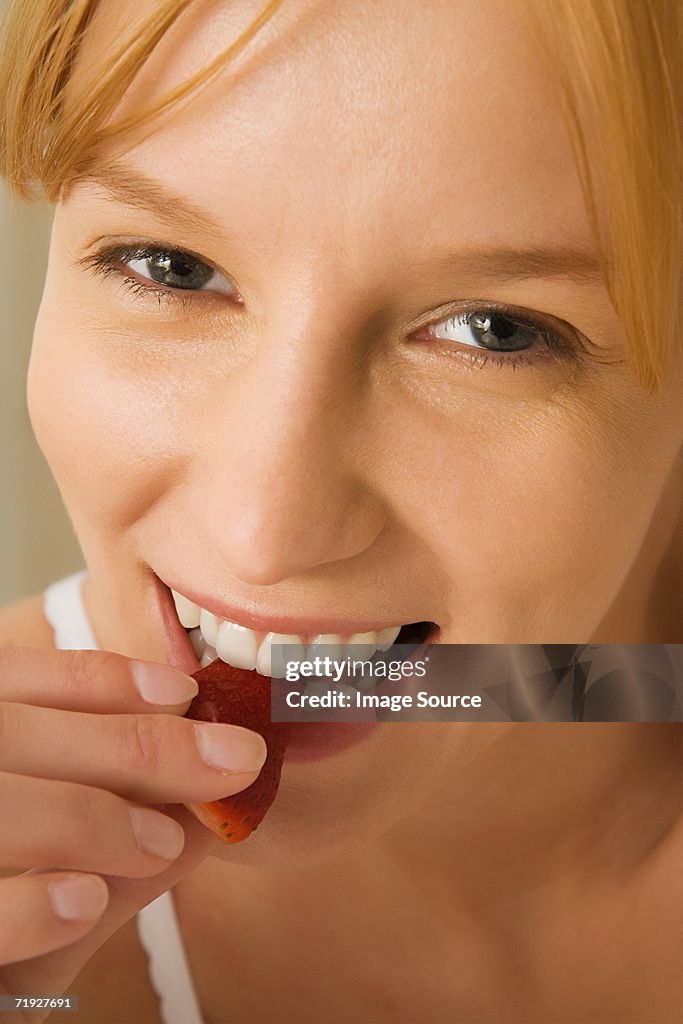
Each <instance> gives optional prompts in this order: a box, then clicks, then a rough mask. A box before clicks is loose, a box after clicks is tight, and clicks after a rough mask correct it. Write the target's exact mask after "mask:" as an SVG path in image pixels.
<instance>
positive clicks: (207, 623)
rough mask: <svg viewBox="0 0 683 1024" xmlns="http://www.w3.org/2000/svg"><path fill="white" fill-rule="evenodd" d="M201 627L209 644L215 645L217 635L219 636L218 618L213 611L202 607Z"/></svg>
mask: <svg viewBox="0 0 683 1024" xmlns="http://www.w3.org/2000/svg"><path fill="white" fill-rule="evenodd" d="M199 628H200V629H201V631H202V636H203V637H204V639H205V640H206V642H207V644H211V646H212V647H215V646H216V637H217V636H218V619H217V618H216V616H215V615H212V614H211V612H205V611H204V609H203V608H202V611H201V615H200V616H199Z"/></svg>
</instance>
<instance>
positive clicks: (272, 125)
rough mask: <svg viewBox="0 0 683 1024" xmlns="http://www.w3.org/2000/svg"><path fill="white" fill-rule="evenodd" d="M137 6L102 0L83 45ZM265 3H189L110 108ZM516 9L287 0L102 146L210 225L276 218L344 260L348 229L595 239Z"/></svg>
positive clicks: (253, 224) (423, 243)
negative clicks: (143, 119)
mask: <svg viewBox="0 0 683 1024" xmlns="http://www.w3.org/2000/svg"><path fill="white" fill-rule="evenodd" d="M137 8H138V4H137V3H135V4H133V3H130V0H124V2H123V3H121V4H117V5H100V8H99V11H98V15H97V16H96V18H95V21H94V22H93V25H92V33H91V36H90V38H89V39H88V41H87V48H86V49H85V51H84V56H86V57H88V58H89V59H94V60H95V61H97V60H99V59H100V58H101V55H102V54H103V53H105V52H111V49H112V41H113V39H114V38H116V37H117V36H118V35H119V33H120V31H121V25H122V24H126V18H127V17H129V16H130V15H132V14H133V13H134V11H135V10H136V9H137ZM261 9H262V3H258V4H256V3H253V0H243V2H237V3H227V4H226V3H225V2H199V3H196V4H192V5H190V6H189V8H188V10H186V11H185V12H184V14H183V15H182V16H181V18H180V19H179V21H178V22H177V23H176V25H174V26H173V28H172V29H171V30H170V31H169V33H168V34H167V36H166V37H165V38H164V39H163V40H162V42H161V44H160V45H159V47H158V48H157V50H156V51H155V52H154V54H153V55H152V56H151V57H150V58H149V60H148V62H147V64H146V65H145V66H144V68H143V69H142V71H141V72H140V73H139V75H138V77H137V79H136V81H135V82H134V85H133V87H132V89H131V90H130V92H129V95H128V96H127V97H126V98H125V100H124V102H123V103H122V105H121V106H120V107H119V108H118V111H117V116H118V115H121V114H123V115H125V114H128V113H131V112H133V111H135V110H136V109H138V108H139V107H140V105H141V104H143V105H144V104H146V103H149V102H151V101H153V100H154V99H157V98H161V97H162V96H164V95H165V94H166V93H167V92H168V90H170V89H172V88H173V87H174V86H177V85H179V84H180V83H181V82H183V81H184V80H185V79H186V78H187V77H188V76H189V75H191V74H192V73H194V72H196V71H198V70H199V69H200V68H202V67H204V66H205V65H206V64H207V63H208V62H209V61H210V60H211V59H213V58H214V57H217V56H218V55H219V54H220V53H221V52H222V51H224V50H226V49H227V48H228V47H229V46H230V45H231V44H232V43H233V42H234V40H235V39H236V37H237V36H238V34H239V33H240V31H241V30H243V29H244V28H245V27H246V26H247V25H248V24H249V23H250V21H251V20H252V19H253V18H254V17H256V16H257V15H258V13H259V11H260V10H261ZM521 10H522V3H521V0H520V2H517V0H515V2H511V0H423V2H421V3H420V4H415V3H414V2H412V0H381V2H376V3H372V4H368V3H367V2H364V0H348V2H346V3H344V4H337V3H332V2H327V3H325V2H309V0H299V2H291V3H287V0H285V3H284V4H283V6H282V7H281V8H280V10H279V11H277V12H276V14H275V16H274V18H273V19H272V20H271V21H270V22H269V23H268V24H266V26H265V28H264V29H263V30H262V31H261V32H260V33H259V34H258V35H257V36H256V38H255V39H254V40H252V42H250V43H249V44H248V46H247V48H246V49H245V50H244V51H243V52H242V53H240V54H238V55H237V58H236V60H235V61H234V63H233V64H231V65H230V66H229V67H228V68H226V70H225V71H223V72H221V73H220V75H219V76H218V78H217V79H216V80H215V81H214V82H213V83H212V84H211V85H210V86H209V87H208V88H206V89H205V90H204V91H203V92H202V93H201V94H200V95H198V96H197V97H195V98H194V99H193V100H192V102H191V103H189V104H188V105H186V106H184V107H183V108H182V109H178V110H177V111H175V112H174V113H173V115H172V117H171V118H169V119H168V120H166V121H165V122H164V123H163V124H162V125H161V126H160V127H159V128H157V130H156V131H155V132H154V133H153V134H152V135H150V136H149V137H148V138H146V139H142V138H141V141H136V135H135V134H132V135H131V136H129V137H128V138H127V139H126V140H125V146H123V145H122V142H121V140H114V141H113V142H111V143H108V148H107V150H106V151H105V152H106V155H117V153H118V152H119V151H121V150H122V149H125V150H126V151H127V154H128V155H127V159H129V160H130V162H131V163H133V164H134V165H135V166H136V167H137V168H140V169H142V170H144V171H145V172H146V173H147V174H151V175H153V176H154V177H157V178H159V179H160V180H161V181H163V182H165V183H167V184H171V185H172V186H173V189H174V191H175V192H180V193H181V194H183V195H187V196H191V197H194V198H195V199H201V201H202V205H203V207H204V208H207V209H208V210H209V211H210V212H211V213H212V214H213V216H214V218H215V220H216V223H217V225H218V227H219V229H220V228H222V227H225V230H226V233H229V234H230V235H232V234H234V233H235V231H236V230H238V231H239V230H241V229H242V227H243V226H244V227H245V228H247V229H248V233H249V235H251V236H254V237H255V238H258V239H260V240H261V241H262V242H263V241H264V240H266V239H267V238H271V239H273V242H274V243H275V242H276V241H277V242H278V243H279V245H280V247H282V241H283V238H282V235H283V232H287V237H288V238H289V239H291V240H292V241H296V242H297V243H298V244H301V245H310V246H311V249H312V250H313V249H315V250H316V251H319V250H320V248H321V246H324V245H325V244H327V245H328V246H329V244H330V243H331V242H332V241H333V242H334V246H335V249H336V251H338V252H346V253H347V256H348V258H349V259H350V260H352V259H353V258H354V256H353V254H354V252H357V251H358V245H359V240H360V239H363V240H364V242H365V244H366V245H367V247H369V248H371V247H372V245H373V244H374V243H376V244H377V245H378V246H379V247H380V248H381V250H382V251H383V252H385V253H386V251H387V249H390V250H391V251H392V252H396V253H400V252H401V251H402V250H403V249H405V247H406V245H409V246H410V248H411V250H412V251H413V252H419V250H421V249H422V248H424V251H425V253H427V252H430V251H433V250H434V249H436V248H438V247H439V246H440V245H443V246H450V247H451V248H452V247H453V246H454V245H455V244H457V245H467V244H468V243H472V244H477V245H486V244H489V243H495V244H498V245H506V244H509V245H510V246H511V247H513V246H519V245H520V244H521V243H523V244H525V245H529V246H535V245H538V246H539V247H542V246H543V245H547V244H549V243H550V244H552V243H553V242H555V243H557V244H576V245H581V244H583V245H584V246H585V247H587V248H590V247H591V242H592V239H591V233H590V228H589V224H588V219H587V215H586V211H585V205H584V200H583V197H582V195H581V190H580V187H579V183H578V179H577V175H576V169H575V163H574V158H573V155H572V149H571V145H570V141H569V136H568V132H567V128H566V124H565V123H564V121H563V118H562V115H561V113H560V108H559V105H558V102H557V99H556V94H555V83H554V81H553V77H552V74H550V73H549V72H548V70H547V69H546V68H545V67H544V65H543V63H542V61H541V59H540V56H539V54H538V52H537V51H536V49H535V47H534V43H533V40H532V38H531V37H530V35H529V34H528V31H527V29H526V26H525V24H524V21H523V19H522V18H521V17H520V14H521ZM128 24H130V22H128ZM131 141H132V142H133V143H134V144H133V147H132V148H130V143H131ZM292 232H293V233H294V236H295V237H294V238H292ZM264 254H265V253H264Z"/></svg>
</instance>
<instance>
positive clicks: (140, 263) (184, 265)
mask: <svg viewBox="0 0 683 1024" xmlns="http://www.w3.org/2000/svg"><path fill="white" fill-rule="evenodd" d="M76 263H77V265H78V266H81V267H84V268H85V269H86V270H90V271H91V272H92V273H94V274H96V275H99V276H101V277H104V278H107V277H112V276H113V277H114V278H117V277H118V278H119V279H120V280H121V282H122V284H123V285H124V286H125V287H126V289H127V290H129V291H131V292H132V293H133V294H134V295H136V296H138V297H144V296H145V294H147V295H154V296H156V298H157V299H158V300H159V302H160V303H161V302H162V300H164V301H166V302H171V301H173V300H179V301H181V302H182V301H184V299H185V297H187V298H188V299H189V298H190V296H191V295H192V293H196V292H205V293H207V294H209V295H226V296H229V297H230V298H231V299H232V300H233V301H235V302H238V303H240V304H241V302H242V299H241V296H240V295H239V293H238V291H237V289H236V288H235V286H234V285H233V284H232V283H231V282H230V281H229V280H228V278H227V277H226V276H225V274H223V273H221V272H220V271H219V270H218V269H217V268H216V267H215V266H213V265H212V264H211V263H209V262H208V261H207V260H205V259H203V258H202V257H201V256H199V255H197V254H196V253H192V252H189V251H188V250H186V249H178V248H175V247H174V246H168V245H160V244H156V245H153V244H151V243H122V242H120V243H118V244H116V245H109V246H105V247H104V248H102V249H100V250H98V251H97V252H95V253H90V254H89V255H88V256H85V257H83V258H81V259H79V260H77V261H76Z"/></svg>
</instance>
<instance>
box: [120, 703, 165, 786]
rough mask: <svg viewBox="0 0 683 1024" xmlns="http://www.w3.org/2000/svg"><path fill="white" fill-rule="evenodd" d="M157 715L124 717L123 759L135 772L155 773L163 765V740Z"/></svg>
mask: <svg viewBox="0 0 683 1024" xmlns="http://www.w3.org/2000/svg"><path fill="white" fill-rule="evenodd" d="M160 717H161V716H158V715H126V716H125V724H124V744H125V757H126V761H127V763H128V765H129V766H130V767H131V768H133V769H134V770H135V771H137V772H140V773H145V774H147V773H148V772H155V771H158V769H159V768H160V767H161V765H162V763H163V759H164V758H163V755H164V749H165V746H166V744H165V740H164V735H163V728H162V722H161V721H160Z"/></svg>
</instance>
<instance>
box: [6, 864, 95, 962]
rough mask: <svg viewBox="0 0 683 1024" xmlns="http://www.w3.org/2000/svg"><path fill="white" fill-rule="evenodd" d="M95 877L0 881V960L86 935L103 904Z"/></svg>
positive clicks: (33, 877) (42, 950)
mask: <svg viewBox="0 0 683 1024" xmlns="http://www.w3.org/2000/svg"><path fill="white" fill-rule="evenodd" d="M108 899H109V891H108V889H107V883H106V882H105V881H104V879H103V878H99V877H98V876H97V875H83V874H74V873H71V874H62V873H60V872H56V871H52V872H49V873H48V874H44V875H36V874H32V875H15V876H14V878H4V879H2V880H0V906H2V914H1V915H0V964H9V963H18V962H19V961H21V960H28V959H29V958H31V957H34V956H40V955H42V954H43V953H49V952H51V951H52V950H54V949H59V948H61V947H62V946H67V945H69V943H71V942H75V941H76V940H77V939H80V938H82V937H83V936H84V935H86V934H87V933H88V932H89V931H90V930H91V928H93V927H94V926H95V924H96V923H97V922H98V921H99V919H100V918H101V916H102V914H103V913H104V910H105V908H106V906H107V902H108Z"/></svg>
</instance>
